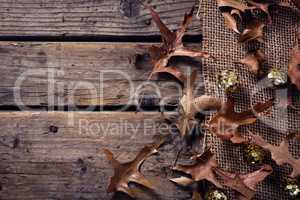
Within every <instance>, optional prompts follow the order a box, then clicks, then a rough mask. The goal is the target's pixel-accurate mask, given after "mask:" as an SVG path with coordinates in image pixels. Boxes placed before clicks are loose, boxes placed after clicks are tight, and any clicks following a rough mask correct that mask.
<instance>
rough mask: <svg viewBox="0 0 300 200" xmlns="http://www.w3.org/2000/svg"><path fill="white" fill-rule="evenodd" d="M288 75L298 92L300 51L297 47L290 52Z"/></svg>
mask: <svg viewBox="0 0 300 200" xmlns="http://www.w3.org/2000/svg"><path fill="white" fill-rule="evenodd" d="M288 75H289V77H290V80H291V82H292V84H294V85H295V86H296V87H297V89H298V90H299V91H300V51H299V50H298V48H297V47H295V48H294V49H293V50H292V54H291V58H290V62H289V71H288Z"/></svg>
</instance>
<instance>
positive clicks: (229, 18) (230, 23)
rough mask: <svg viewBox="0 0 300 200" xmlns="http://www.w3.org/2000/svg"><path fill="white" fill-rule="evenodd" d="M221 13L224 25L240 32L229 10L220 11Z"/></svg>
mask: <svg viewBox="0 0 300 200" xmlns="http://www.w3.org/2000/svg"><path fill="white" fill-rule="evenodd" d="M222 15H223V17H224V20H225V25H226V27H227V28H228V29H232V30H233V31H234V32H236V33H238V34H240V31H239V30H238V27H237V21H236V19H235V18H234V16H233V15H232V14H231V13H229V12H222Z"/></svg>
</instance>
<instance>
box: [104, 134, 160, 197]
mask: <svg viewBox="0 0 300 200" xmlns="http://www.w3.org/2000/svg"><path fill="white" fill-rule="evenodd" d="M165 141H166V137H161V138H160V140H159V141H158V142H157V143H154V144H151V145H148V146H146V147H144V148H143V149H142V150H141V151H140V152H139V153H138V155H137V156H136V158H135V159H134V160H133V161H131V162H127V163H120V162H119V161H117V160H116V159H115V158H114V155H113V153H112V152H111V151H109V150H108V149H104V154H105V155H106V157H107V159H108V160H109V162H110V164H111V165H112V167H113V168H114V171H115V173H114V176H113V177H111V179H110V183H109V186H108V188H107V192H109V193H110V192H123V193H126V194H128V195H129V196H130V197H132V198H134V197H135V195H134V192H133V190H132V189H130V187H129V186H128V184H129V183H130V182H134V183H137V184H140V185H143V186H145V187H147V188H149V189H154V185H153V184H152V183H151V182H149V181H148V180H147V179H146V178H145V177H144V175H143V174H142V173H141V172H140V167H141V165H142V164H143V163H144V161H145V160H146V158H147V157H149V156H151V155H153V154H154V153H156V152H157V149H158V148H159V147H160V146H161V145H162V144H163V143H164V142H165Z"/></svg>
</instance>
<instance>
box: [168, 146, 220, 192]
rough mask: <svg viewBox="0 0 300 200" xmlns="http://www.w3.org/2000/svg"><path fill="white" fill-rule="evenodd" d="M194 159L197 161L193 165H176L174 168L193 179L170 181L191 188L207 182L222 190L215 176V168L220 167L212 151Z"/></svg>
mask: <svg viewBox="0 0 300 200" xmlns="http://www.w3.org/2000/svg"><path fill="white" fill-rule="evenodd" d="M192 159H193V160H195V164H193V165H176V166H175V167H173V170H175V171H180V172H184V173H186V174H188V175H190V176H191V178H188V177H185V176H182V177H179V178H173V179H170V180H171V181H172V182H174V183H176V184H178V185H181V186H189V185H191V184H193V183H195V182H198V181H203V180H207V181H209V182H211V183H212V184H214V185H215V186H216V187H219V188H222V185H221V184H220V183H219V182H218V180H217V178H216V176H215V174H214V168H216V167H218V162H217V160H216V159H215V157H214V154H213V153H212V152H211V151H210V149H208V150H206V151H205V152H204V153H203V154H201V155H197V156H194V157H193V158H192Z"/></svg>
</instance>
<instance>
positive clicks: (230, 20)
mask: <svg viewBox="0 0 300 200" xmlns="http://www.w3.org/2000/svg"><path fill="white" fill-rule="evenodd" d="M218 7H219V9H220V11H221V13H222V15H223V17H224V20H225V25H226V27H227V28H228V29H231V30H233V31H234V32H236V33H238V34H240V31H239V30H238V27H237V21H236V19H235V18H234V16H233V15H238V16H239V18H240V19H241V20H242V16H241V12H245V11H246V10H248V9H252V8H251V7H248V6H247V5H246V4H244V3H243V2H242V1H240V0H218ZM223 8H227V9H226V10H228V8H230V9H231V10H228V11H225V10H223Z"/></svg>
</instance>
